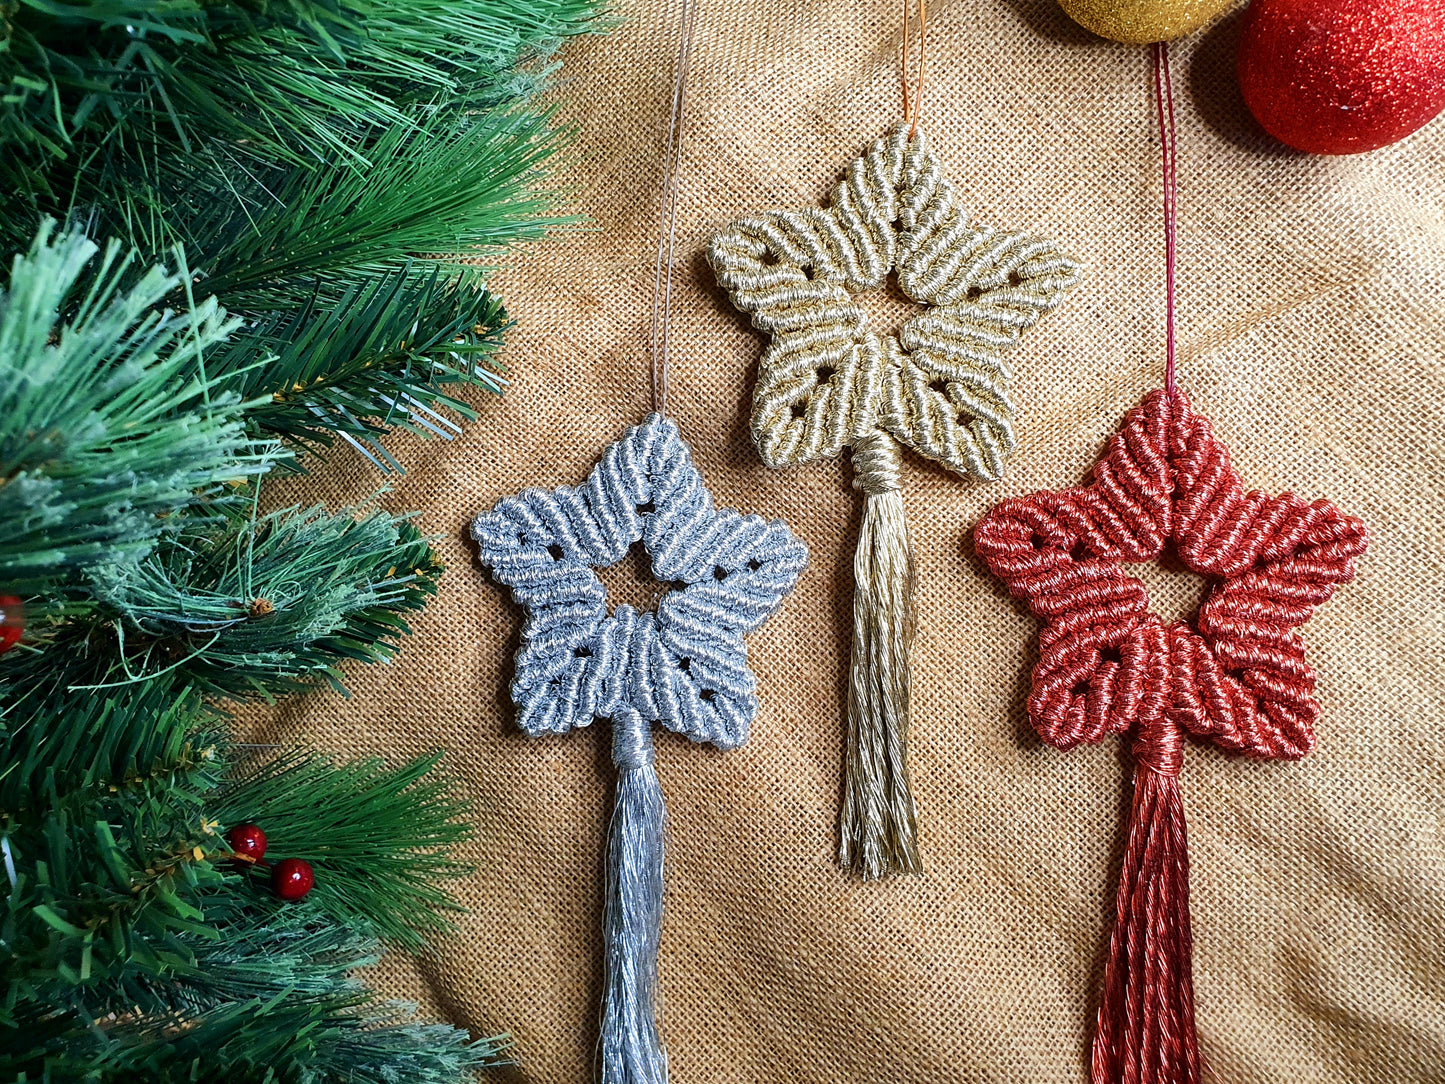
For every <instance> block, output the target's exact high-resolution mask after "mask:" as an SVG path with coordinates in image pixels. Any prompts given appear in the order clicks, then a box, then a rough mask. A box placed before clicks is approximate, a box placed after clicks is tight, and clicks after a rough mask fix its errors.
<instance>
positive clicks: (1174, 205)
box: [1153, 41, 1179, 399]
mask: <svg viewBox="0 0 1445 1084" xmlns="http://www.w3.org/2000/svg"><path fill="white" fill-rule="evenodd" d="M1153 53H1154V102H1155V109H1156V112H1157V114H1158V117H1159V145H1160V149H1161V156H1162V158H1163V163H1164V390H1165V391H1166V392H1168V393H1169V398H1170V399H1173V398H1174V342H1175V337H1174V264H1175V255H1176V252H1177V248H1178V242H1179V224H1178V214H1179V133H1178V131H1177V129H1176V128H1175V124H1174V86H1173V83H1172V81H1171V80H1170V78H1169V45H1168V43H1167V42H1162V41H1157V42H1155V43H1154V45H1153Z"/></svg>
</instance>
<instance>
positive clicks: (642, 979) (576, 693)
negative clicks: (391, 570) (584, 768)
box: [472, 414, 808, 1084]
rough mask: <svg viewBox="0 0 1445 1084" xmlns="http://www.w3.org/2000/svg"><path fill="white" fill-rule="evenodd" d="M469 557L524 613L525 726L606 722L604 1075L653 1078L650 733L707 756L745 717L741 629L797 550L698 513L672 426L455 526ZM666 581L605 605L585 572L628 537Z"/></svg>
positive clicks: (655, 837) (783, 585) (515, 688)
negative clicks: (471, 541) (654, 597)
mask: <svg viewBox="0 0 1445 1084" xmlns="http://www.w3.org/2000/svg"><path fill="white" fill-rule="evenodd" d="M472 537H473V538H475V539H476V541H477V544H478V546H479V547H480V557H481V561H482V564H484V565H486V566H488V567H489V568H490V569H491V572H492V576H493V577H494V578H495V579H496V580H498V581H499V582H501V583H503V584H506V585H507V586H508V587H510V588H511V589H512V595H513V597H514V598H515V599H516V600H517V602H519V603H520V604H521V605H522V606H523V607H524V608H525V609H526V612H527V619H526V623H525V625H524V626H523V629H522V646H521V649H520V650H519V651H518V653H517V665H516V675H515V677H514V679H513V682H512V699H513V701H514V702H515V703H516V704H517V707H518V715H517V723H518V725H519V726H520V727H521V728H522V729H523V730H525V731H526V732H527V733H528V734H531V735H533V736H538V735H543V734H563V733H566V732H567V731H570V730H573V729H576V728H579V727H585V726H588V725H590V724H591V723H592V722H593V720H594V719H610V720H611V721H612V755H613V762H614V763H615V764H616V766H617V769H618V788H617V806H616V812H615V813H614V815H613V819H612V828H611V836H610V839H609V844H608V862H607V881H608V884H607V907H606V916H605V919H604V934H605V943H606V950H605V951H606V954H607V959H606V976H607V977H606V990H605V994H604V1002H603V1012H602V1035H601V1042H600V1054H599V1065H600V1069H601V1077H602V1080H603V1082H604V1084H661V1082H662V1081H665V1079H666V1075H667V1070H666V1059H665V1057H664V1055H663V1053H662V1044H661V1040H660V1038H659V1035H658V1032H657V1023H656V1011H655V987H656V981H657V951H658V936H659V932H660V928H661V909H662V888H663V879H662V872H663V865H662V858H663V839H664V821H665V813H664V810H663V804H662V792H661V788H660V787H659V785H658V781H657V775H656V771H655V769H654V766H653V762H654V753H653V747H652V738H651V730H652V727H653V726H654V725H658V726H663V727H666V728H667V729H669V730H672V731H675V732H677V733H679V734H684V735H686V736H687V737H689V738H691V739H692V740H693V741H697V742H708V743H710V744H712V745H715V746H717V747H718V748H719V749H732V748H735V747H736V746H738V745H741V744H742V743H743V742H744V741H745V740H747V736H748V727H749V725H750V724H751V723H752V721H753V718H754V716H755V715H756V714H757V710H758V702H757V697H756V694H755V689H756V681H755V680H754V678H753V675H752V672H751V671H749V670H748V667H747V648H746V644H745V642H744V639H743V637H744V636H746V635H747V634H748V633H749V632H752V631H753V630H754V629H755V628H757V627H758V626H759V625H761V624H762V623H763V622H764V621H765V620H767V618H768V617H769V616H770V615H771V614H772V613H773V611H775V610H776V609H777V608H778V606H779V605H780V604H781V603H782V600H783V597H784V596H785V595H787V593H788V592H789V591H791V590H792V588H793V585H794V583H796V582H797V579H798V576H799V575H800V574H801V573H802V571H803V569H804V567H805V566H806V565H807V561H808V551H807V548H806V547H805V546H804V545H803V543H802V542H801V541H799V540H798V539H797V538H795V537H794V536H793V534H792V532H790V531H789V530H788V528H787V526H786V525H785V524H783V523H782V522H781V521H779V520H772V521H767V520H764V519H762V518H761V517H759V516H744V515H740V514H739V513H737V512H734V511H731V510H728V509H719V508H715V507H714V506H713V501H712V497H711V495H710V494H709V493H708V491H707V489H706V487H705V486H704V485H703V482H702V478H701V476H700V475H699V474H698V471H697V468H696V467H695V466H694V465H693V462H692V457H691V455H690V453H689V451H688V448H687V445H686V443H684V441H683V439H682V436H681V434H680V433H679V432H678V429H677V426H676V425H675V424H673V422H672V421H671V420H669V419H667V418H665V417H663V416H662V415H660V414H653V415H652V416H650V417H649V418H648V419H647V421H646V422H644V423H643V424H642V425H639V426H634V427H633V428H631V429H629V430H628V431H627V432H626V433H625V434H624V435H623V437H622V439H621V440H619V441H617V442H616V443H615V444H613V445H611V446H610V447H609V448H608V449H607V451H606V452H605V453H603V456H602V459H601V461H600V462H598V464H597V466H596V467H594V468H593V470H592V473H591V475H590V476H589V477H588V479H587V481H586V482H585V483H584V484H582V485H581V486H577V487H575V488H574V487H570V486H569V487H563V488H561V489H555V490H540V489H532V490H527V491H526V492H524V493H521V494H519V495H517V496H515V497H507V498H506V499H504V500H502V501H500V502H499V503H498V504H497V505H496V507H495V508H493V509H492V510H491V511H490V512H486V513H483V514H482V515H480V516H478V517H477V518H476V519H475V520H474V521H473V522H472ZM639 541H640V542H642V543H643V545H644V546H645V547H646V549H647V553H648V555H649V557H650V558H651V561H652V573H653V575H654V576H655V577H656V578H657V580H658V581H659V582H660V583H663V584H667V585H669V587H670V589H669V590H668V591H667V592H666V594H664V595H663V596H662V599H661V601H660V602H659V604H658V607H657V610H656V611H655V612H650V613H639V612H638V611H637V610H635V609H634V608H632V607H631V606H625V605H624V606H618V607H617V608H616V610H615V611H613V612H612V613H610V614H609V613H608V606H607V591H606V588H605V587H604V586H603V584H602V581H601V580H599V579H598V578H597V574H596V572H595V571H594V569H597V568H604V567H607V566H609V565H613V564H616V563H617V562H618V561H620V560H621V559H622V558H623V557H624V556H625V555H626V553H627V552H628V549H629V548H630V547H631V546H632V545H633V544H634V543H636V542H639Z"/></svg>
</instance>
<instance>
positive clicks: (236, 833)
mask: <svg viewBox="0 0 1445 1084" xmlns="http://www.w3.org/2000/svg"><path fill="white" fill-rule="evenodd" d="M226 842H227V843H229V844H230V845H231V850H232V851H234V852H235V853H236V855H237V857H239V858H249V859H250V860H251V861H252V862H259V861H261V856H262V855H264V854H265V853H266V833H265V832H263V831H261V829H260V828H258V827H256V825H254V824H238V825H236V827H234V828H232V829H231V830H230V831H229V832H227V833H226Z"/></svg>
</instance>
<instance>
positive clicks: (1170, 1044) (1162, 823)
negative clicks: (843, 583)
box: [1093, 747, 1202, 1084]
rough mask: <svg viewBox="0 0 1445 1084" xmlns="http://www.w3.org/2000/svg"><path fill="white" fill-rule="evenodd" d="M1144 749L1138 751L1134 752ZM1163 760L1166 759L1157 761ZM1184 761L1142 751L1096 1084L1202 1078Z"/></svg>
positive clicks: (1175, 1083) (1184, 1082) (1097, 1044)
mask: <svg viewBox="0 0 1445 1084" xmlns="http://www.w3.org/2000/svg"><path fill="white" fill-rule="evenodd" d="M1138 753H1139V749H1138V747H1136V755H1138ZM1157 760H1163V763H1162V764H1160V763H1155V761H1157ZM1178 771H1179V768H1178V758H1177V757H1175V756H1168V757H1164V758H1158V757H1154V756H1148V755H1146V756H1144V757H1141V762H1140V764H1139V766H1138V767H1137V768H1136V769H1135V770H1134V802H1133V809H1132V811H1131V813H1130V816H1129V842H1128V845H1127V847H1126V849H1125V852H1124V867H1123V870H1122V871H1121V873H1120V876H1119V895H1118V899H1117V915H1116V917H1115V921H1114V932H1113V936H1112V937H1111V939H1110V942H1109V962H1108V965H1107V967H1106V968H1105V971H1104V1000H1103V1003H1102V1004H1101V1005H1100V1007H1099V1027H1098V1030H1097V1031H1096V1032H1095V1035H1094V1057H1093V1084H1121V1082H1123V1081H1149V1082H1150V1084H1199V1082H1200V1080H1201V1079H1202V1071H1201V1061H1200V1057H1199V1039H1198V1036H1197V1034H1196V1032H1195V1028H1194V974H1193V956H1194V939H1193V933H1192V931H1191V929H1190V925H1189V843H1188V839H1187V836H1186V831H1185V823H1184V804H1183V802H1182V801H1181V799H1180V796H1179V776H1178Z"/></svg>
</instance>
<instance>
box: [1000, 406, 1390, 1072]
mask: <svg viewBox="0 0 1445 1084" xmlns="http://www.w3.org/2000/svg"><path fill="white" fill-rule="evenodd" d="M974 541H975V544H976V545H977V547H978V551H979V553H980V554H981V555H982V557H983V559H984V561H985V562H986V563H987V564H988V566H989V568H990V569H991V570H992V571H993V572H994V574H995V575H997V576H999V577H1001V578H1002V579H1003V580H1004V582H1005V583H1007V584H1008V587H1009V591H1010V592H1011V593H1012V594H1013V595H1015V596H1016V597H1018V598H1023V599H1025V600H1027V602H1028V605H1029V608H1030V609H1031V610H1032V611H1033V612H1034V613H1035V614H1036V615H1037V616H1039V617H1041V618H1043V619H1044V628H1043V630H1042V631H1041V632H1040V633H1039V661H1038V664H1037V665H1036V666H1035V667H1034V675H1033V689H1032V692H1031V694H1030V697H1029V719H1030V721H1031V722H1032V723H1033V725H1034V728H1035V729H1036V730H1037V731H1038V732H1039V735H1040V736H1041V737H1042V738H1043V739H1044V740H1045V741H1047V742H1049V743H1050V744H1052V745H1056V746H1058V747H1059V748H1060V749H1069V748H1072V747H1073V746H1075V745H1078V744H1080V743H1081V742H1093V741H1099V740H1101V739H1103V738H1104V737H1106V736H1107V735H1109V734H1121V733H1125V732H1132V734H1133V739H1134V740H1133V754H1134V759H1135V762H1136V768H1135V771H1134V799H1133V803H1132V805H1131V808H1130V816H1129V832H1128V840H1127V843H1126V845H1125V850H1124V863H1123V867H1122V870H1121V873H1120V878H1119V890H1118V894H1117V897H1116V899H1115V912H1116V915H1115V923H1114V930H1113V933H1112V935H1111V938H1110V943H1109V958H1108V962H1107V964H1106V966H1105V970H1104V996H1103V1000H1102V1002H1101V1004H1100V1009H1099V1021H1098V1027H1097V1029H1096V1031H1095V1034H1094V1048H1093V1068H1092V1079H1093V1081H1094V1082H1095V1084H1126V1082H1129V1081H1145V1080H1148V1081H1161V1082H1162V1081H1168V1082H1170V1084H1198V1082H1199V1081H1200V1080H1201V1079H1202V1076H1203V1063H1202V1059H1201V1057H1200V1053H1199V1047H1198V1040H1197V1036H1196V1030H1195V1024H1194V980H1193V974H1192V953H1193V937H1192V933H1191V929H1190V916H1189V848H1188V843H1187V830H1186V825H1185V818H1184V806H1183V802H1182V799H1181V796H1180V791H1179V773H1180V770H1181V768H1182V767H1183V763H1184V737H1185V735H1186V734H1189V735H1192V736H1193V737H1195V738H1197V739H1201V740H1205V741H1212V742H1214V744H1216V745H1218V746H1219V747H1220V748H1222V749H1226V750H1229V751H1231V752H1242V753H1245V754H1248V755H1249V756H1254V757H1271V758H1286V759H1288V758H1296V757H1302V756H1304V755H1305V754H1306V753H1308V752H1309V751H1310V749H1311V748H1313V746H1314V740H1315V736H1314V726H1315V722H1316V720H1317V719H1318V718H1319V713H1320V709H1319V704H1318V703H1317V702H1316V700H1315V697H1314V689H1315V675H1314V672H1313V671H1312V670H1311V669H1310V668H1309V666H1308V665H1307V664H1306V663H1305V658H1304V640H1303V639H1301V637H1300V635H1299V633H1298V632H1297V631H1296V630H1297V629H1298V628H1299V626H1300V625H1302V624H1304V623H1305V622H1306V621H1307V620H1309V618H1310V616H1311V614H1313V613H1314V609H1315V607H1316V606H1319V605H1320V604H1321V603H1323V602H1325V601H1326V600H1327V599H1328V598H1329V597H1330V596H1331V595H1332V594H1333V593H1334V590H1335V588H1336V587H1337V586H1338V585H1339V584H1341V583H1345V582H1346V581H1348V580H1350V579H1351V578H1352V577H1353V576H1354V572H1355V566H1354V562H1355V558H1356V557H1358V556H1360V554H1362V553H1363V552H1364V551H1365V546H1366V544H1367V543H1368V541H1369V534H1368V532H1367V531H1366V529H1365V525H1364V524H1363V523H1362V522H1360V520H1358V519H1356V518H1355V517H1353V516H1348V515H1345V514H1344V513H1343V512H1341V511H1340V510H1339V509H1338V508H1336V507H1335V506H1334V505H1333V504H1331V503H1330V502H1328V501H1324V500H1317V501H1313V502H1309V501H1305V500H1302V499H1301V498H1299V497H1296V496H1295V495H1294V494H1292V493H1285V494H1282V495H1281V496H1278V497H1269V496H1266V495H1265V494H1263V493H1260V492H1258V491H1249V492H1246V491H1245V490H1244V487H1243V485H1242V484H1241V482H1240V479H1239V475H1238V474H1236V473H1235V471H1234V468H1233V467H1232V466H1231V465H1230V462H1229V452H1228V450H1227V449H1226V448H1225V447H1224V445H1223V444H1222V443H1220V442H1219V441H1218V440H1216V439H1215V437H1214V433H1213V431H1212V429H1211V427H1210V424H1209V422H1208V421H1207V420H1206V419H1205V418H1203V417H1202V416H1200V415H1199V414H1196V413H1195V412H1194V410H1193V409H1192V408H1191V407H1190V405H1189V400H1188V399H1187V398H1185V396H1184V395H1183V394H1182V393H1181V392H1178V391H1174V392H1173V393H1172V394H1171V393H1170V392H1168V391H1164V390H1159V391H1153V392H1150V393H1149V394H1148V395H1147V396H1146V397H1145V398H1144V401H1143V402H1142V403H1141V404H1140V405H1139V406H1137V407H1135V408H1134V409H1133V410H1131V411H1130V412H1129V414H1128V415H1127V416H1126V417H1125V419H1124V424H1123V425H1122V426H1121V428H1120V430H1119V432H1117V433H1115V434H1114V435H1113V436H1112V437H1110V438H1109V441H1108V445H1107V446H1106V448H1105V450H1104V454H1103V457H1102V458H1101V459H1100V460H1099V462H1098V463H1096V464H1095V466H1094V469H1093V474H1092V477H1091V478H1090V480H1089V482H1088V483H1087V484H1085V485H1082V486H1078V487H1075V488H1073V489H1066V490H1064V491H1062V492H1059V493H1050V492H1044V493H1035V494H1033V495H1032V496H1028V497H1021V498H1018V499H1015V500H1010V501H1005V502H1003V503H1002V504H1000V505H998V506H997V507H996V508H994V509H993V511H991V512H990V513H989V514H988V515H987V516H985V517H984V519H983V520H982V522H980V523H979V525H978V527H977V528H976V529H975V530H974ZM1165 546H1173V548H1174V550H1175V552H1176V553H1177V554H1178V555H1179V558H1180V560H1181V561H1183V563H1184V564H1185V566H1186V567H1188V568H1189V569H1190V570H1191V571H1194V572H1197V573H1200V574H1202V575H1204V576H1208V577H1210V578H1211V579H1213V581H1214V583H1213V585H1212V587H1211V589H1210V592H1209V595H1208V596H1207V597H1206V599H1205V601H1204V602H1203V604H1202V605H1201V606H1200V607H1199V609H1198V611H1197V612H1196V613H1195V614H1194V615H1193V616H1192V617H1190V618H1189V619H1187V620H1184V621H1174V622H1170V623H1168V624H1165V623H1164V622H1162V621H1160V620H1159V618H1158V617H1156V616H1155V615H1154V614H1152V613H1150V612H1149V599H1148V594H1147V592H1146V591H1145V589H1144V585H1143V583H1141V582H1140V581H1139V580H1138V579H1136V578H1135V577H1133V576H1130V575H1128V574H1127V573H1125V572H1124V570H1123V569H1122V568H1120V563H1121V562H1124V561H1149V560H1153V559H1154V558H1156V557H1158V556H1159V554H1160V553H1161V552H1162V551H1163V549H1164V547H1165Z"/></svg>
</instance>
